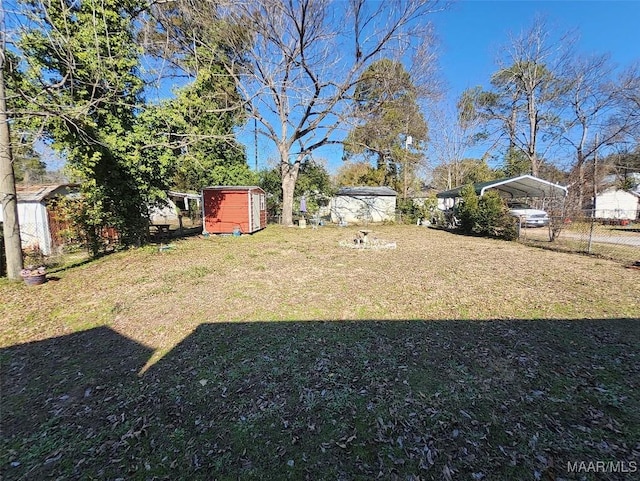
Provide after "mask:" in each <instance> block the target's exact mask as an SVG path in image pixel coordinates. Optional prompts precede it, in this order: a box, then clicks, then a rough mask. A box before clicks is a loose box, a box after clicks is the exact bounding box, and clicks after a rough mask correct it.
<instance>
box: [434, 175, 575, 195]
mask: <svg viewBox="0 0 640 481" xmlns="http://www.w3.org/2000/svg"><path fill="white" fill-rule="evenodd" d="M464 187H465V186H460V187H456V188H455V189H451V190H445V191H444V192H439V193H438V194H436V197H438V198H440V199H455V198H457V197H460V191H462V189H463V188H464ZM473 187H474V189H475V190H476V194H478V195H480V196H482V195H483V194H484V193H485V192H486V191H487V190H489V189H494V190H497V191H498V192H500V195H501V196H502V197H506V198H509V199H515V198H520V197H541V198H557V197H563V198H564V197H566V196H567V192H568V191H567V188H566V187H563V186H561V185H558V184H554V183H553V182H549V181H547V180H544V179H540V178H538V177H534V176H532V175H519V176H517V177H509V178H506V179H498V180H491V181H489V182H480V183H477V184H473Z"/></svg>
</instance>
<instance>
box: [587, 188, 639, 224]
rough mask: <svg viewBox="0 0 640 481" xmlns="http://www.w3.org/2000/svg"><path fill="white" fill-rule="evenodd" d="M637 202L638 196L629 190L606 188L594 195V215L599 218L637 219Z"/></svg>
mask: <svg viewBox="0 0 640 481" xmlns="http://www.w3.org/2000/svg"><path fill="white" fill-rule="evenodd" d="M638 202H639V198H638V196H637V195H634V194H632V193H630V192H627V191H624V190H618V189H612V190H607V191H605V192H602V193H601V194H598V195H597V196H596V212H595V217H597V218H599V219H630V220H634V219H637V218H638Z"/></svg>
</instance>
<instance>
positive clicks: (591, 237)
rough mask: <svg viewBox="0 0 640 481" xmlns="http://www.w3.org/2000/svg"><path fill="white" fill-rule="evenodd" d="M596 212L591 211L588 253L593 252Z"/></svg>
mask: <svg viewBox="0 0 640 481" xmlns="http://www.w3.org/2000/svg"><path fill="white" fill-rule="evenodd" d="M594 214H595V212H594V211H591V224H590V225H589V242H588V243H587V254H591V242H592V240H593V225H594V224H595V221H596V219H595V217H594Z"/></svg>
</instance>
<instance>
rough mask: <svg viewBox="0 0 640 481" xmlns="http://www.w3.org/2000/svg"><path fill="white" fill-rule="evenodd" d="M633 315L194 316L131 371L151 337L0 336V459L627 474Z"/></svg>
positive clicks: (208, 468)
mask: <svg viewBox="0 0 640 481" xmlns="http://www.w3.org/2000/svg"><path fill="white" fill-rule="evenodd" d="M639 326H640V324H639V323H638V320H637V319H616V320H581V321H575V320H572V321H558V320H535V321H533V320H531V321H527V320H512V321H499V320H495V321H419V320H415V321H358V322H324V321H318V322H279V323H260V322H256V323H216V324H205V325H201V326H199V327H198V328H197V329H196V331H194V332H193V333H192V334H191V335H190V336H189V337H187V338H186V339H184V340H183V341H182V342H181V343H180V344H178V345H177V346H176V347H175V348H174V349H173V350H172V351H170V352H169V353H168V354H167V355H166V356H165V357H163V358H162V359H160V360H159V361H158V362H157V363H156V364H155V365H153V366H152V367H151V368H150V369H149V370H148V371H147V372H146V373H144V374H143V375H141V374H139V373H140V370H141V369H142V367H143V366H144V365H145V363H146V362H147V360H148V359H149V358H150V357H151V356H152V354H153V352H152V350H151V349H149V348H147V347H145V346H142V345H140V344H138V343H136V342H134V341H132V340H130V339H128V338H126V337H123V336H121V335H120V334H118V333H116V332H115V331H113V330H111V329H109V328H106V327H102V328H96V329H92V330H89V331H85V332H81V333H75V334H71V335H68V336H63V337H58V338H53V339H48V340H45V341H41V342H34V343H29V344H23V345H17V346H12V347H9V348H5V349H2V350H0V361H1V363H2V399H1V408H2V410H1V416H2V450H1V453H2V454H1V458H0V459H1V463H2V464H1V471H0V473H1V474H2V479H7V480H9V479H44V478H49V477H50V478H52V479H55V478H63V479H93V478H101V479H141V480H142V479H144V480H147V479H171V480H174V479H313V480H318V479H363V480H364V479H374V478H378V477H379V478H380V479H416V480H417V479H491V480H502V479H504V480H507V479H587V478H585V476H594V477H593V479H630V474H629V473H628V472H624V469H625V468H626V469H627V470H629V469H632V468H633V466H635V464H633V462H636V463H638V452H639V451H640V446H639V445H638V439H639V438H640V414H639V413H640V399H639V398H640V395H639V392H640V389H639V388H640V374H639V369H640V347H639V346H640V327H639ZM600 460H614V461H615V462H618V463H619V464H617V465H615V466H617V468H615V469H616V470H617V471H616V472H611V470H610V471H609V472H608V473H606V474H598V475H597V476H602V477H601V478H600V477H597V476H596V475H594V474H593V473H591V474H587V473H585V472H582V473H574V472H571V471H570V470H568V466H567V463H575V462H586V463H588V462H591V461H593V462H596V461H600ZM620 463H621V464H620ZM638 464H640V463H638ZM572 466H574V465H573V464H572ZM574 467H575V466H574ZM620 469H622V471H620ZM631 477H632V475H631ZM589 479H591V478H589Z"/></svg>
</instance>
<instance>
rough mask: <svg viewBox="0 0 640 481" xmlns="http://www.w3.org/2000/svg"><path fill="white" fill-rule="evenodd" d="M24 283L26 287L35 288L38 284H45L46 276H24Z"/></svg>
mask: <svg viewBox="0 0 640 481" xmlns="http://www.w3.org/2000/svg"><path fill="white" fill-rule="evenodd" d="M23 279H24V283H25V284H26V285H28V286H37V285H40V284H44V283H45V282H47V275H46V274H35V275H30V276H24V277H23Z"/></svg>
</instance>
